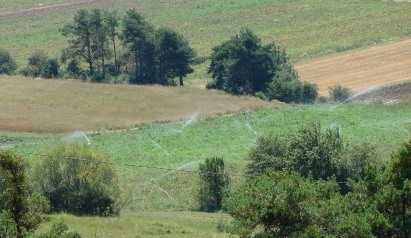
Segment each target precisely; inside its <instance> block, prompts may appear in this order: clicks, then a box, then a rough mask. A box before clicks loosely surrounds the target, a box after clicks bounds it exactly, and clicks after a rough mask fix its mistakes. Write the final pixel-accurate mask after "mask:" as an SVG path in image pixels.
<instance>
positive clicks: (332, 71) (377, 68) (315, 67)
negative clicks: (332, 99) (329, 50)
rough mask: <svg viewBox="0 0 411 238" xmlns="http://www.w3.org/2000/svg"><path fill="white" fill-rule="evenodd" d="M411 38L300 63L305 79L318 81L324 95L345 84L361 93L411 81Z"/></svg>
mask: <svg viewBox="0 0 411 238" xmlns="http://www.w3.org/2000/svg"><path fill="white" fill-rule="evenodd" d="M410 65H411V39H406V40H401V41H397V42H391V43H386V44H383V45H379V46H374V47H369V48H367V49H361V50H353V51H348V52H345V53H341V54H337V55H334V56H329V57H323V58H319V59H315V60H312V61H308V62H304V63H299V64H297V65H296V69H297V71H298V73H299V75H300V76H301V79H303V80H306V81H309V82H312V83H316V84H317V85H318V86H319V90H320V91H319V93H320V95H327V94H328V87H329V86H332V85H338V84H339V85H342V86H344V87H348V88H350V89H352V90H353V91H354V92H359V91H362V90H366V89H369V88H372V87H378V86H386V85H390V84H394V83H400V82H406V81H410V80H411V67H410Z"/></svg>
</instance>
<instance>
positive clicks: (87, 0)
mask: <svg viewBox="0 0 411 238" xmlns="http://www.w3.org/2000/svg"><path fill="white" fill-rule="evenodd" d="M106 2H115V0H80V1H78V0H77V1H71V2H67V3H61V4H55V5H46V6H38V7H33V8H27V9H21V10H16V11H7V12H0V19H10V18H16V17H19V16H28V15H29V16H32V15H39V14H43V13H46V12H50V11H53V12H56V11H57V12H58V11H67V10H68V9H72V8H78V7H79V6H84V5H92V4H97V3H98V4H99V5H101V4H102V3H106Z"/></svg>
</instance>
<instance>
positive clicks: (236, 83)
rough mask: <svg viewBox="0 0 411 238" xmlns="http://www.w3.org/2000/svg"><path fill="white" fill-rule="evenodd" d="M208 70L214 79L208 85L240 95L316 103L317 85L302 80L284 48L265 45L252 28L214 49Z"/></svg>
mask: <svg viewBox="0 0 411 238" xmlns="http://www.w3.org/2000/svg"><path fill="white" fill-rule="evenodd" d="M208 72H209V73H210V74H211V75H212V77H213V79H214V81H213V82H211V83H210V84H208V88H215V89H220V90H224V91H226V92H228V93H232V94H236V95H244V94H250V95H257V96H260V97H262V98H265V99H269V100H272V99H277V100H282V101H285V102H312V101H313V100H314V99H315V98H316V96H317V89H316V87H315V86H314V85H311V84H308V83H301V82H300V81H299V78H298V75H297V73H296V71H295V70H294V68H293V66H292V65H291V63H290V62H289V59H288V57H287V55H286V53H285V51H284V50H283V49H281V48H280V47H279V46H277V45H275V44H269V45H262V43H261V39H260V38H258V37H257V36H256V35H255V34H254V33H253V32H252V31H251V30H249V29H244V30H242V31H241V32H240V34H238V35H236V36H233V37H232V38H231V39H229V40H228V41H226V42H223V43H222V44H221V45H219V46H217V47H215V48H214V49H213V52H212V54H211V63H210V66H209V69H208ZM287 91H290V92H287ZM284 94H286V96H287V97H286V96H284Z"/></svg>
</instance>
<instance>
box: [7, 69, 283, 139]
mask: <svg viewBox="0 0 411 238" xmlns="http://www.w3.org/2000/svg"><path fill="white" fill-rule="evenodd" d="M273 104H275V103H270V102H266V101H262V100H259V99H257V98H253V97H235V96H231V95H228V94H225V93H222V92H217V91H205V90H201V89H196V88H187V87H162V86H135V85H109V84H91V83H83V82H79V81H58V80H34V79H29V78H22V77H0V131H14V132H55V133H58V132H69V131H75V130H85V131H97V130H100V129H101V130H104V129H116V128H130V127H136V126H138V125H141V124H142V123H149V122H155V121H158V122H163V121H175V120H180V119H184V118H189V117H192V116H201V115H209V116H212V115H217V114H220V113H222V114H224V113H230V112H235V111H238V110H241V109H244V110H249V109H252V108H255V107H264V106H270V105H273Z"/></svg>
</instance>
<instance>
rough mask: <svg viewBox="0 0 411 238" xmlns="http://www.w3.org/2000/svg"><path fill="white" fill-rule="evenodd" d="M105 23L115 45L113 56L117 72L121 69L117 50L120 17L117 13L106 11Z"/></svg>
mask: <svg viewBox="0 0 411 238" xmlns="http://www.w3.org/2000/svg"><path fill="white" fill-rule="evenodd" d="M104 21H105V22H106V25H107V31H108V37H109V38H110V41H111V43H112V44H113V54H114V67H115V69H116V71H118V69H119V65H118V61H117V49H116V39H117V37H118V27H119V25H120V24H119V16H118V12H117V11H113V12H110V11H104Z"/></svg>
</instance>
